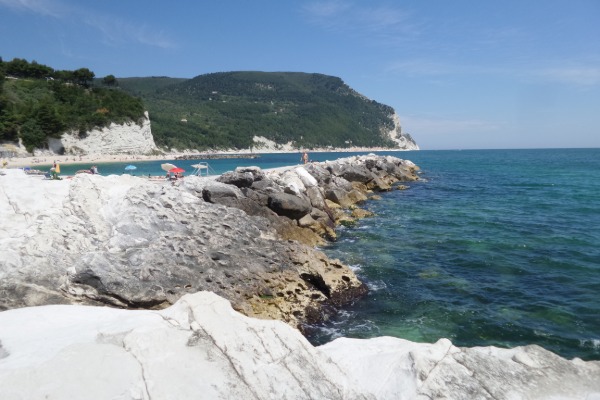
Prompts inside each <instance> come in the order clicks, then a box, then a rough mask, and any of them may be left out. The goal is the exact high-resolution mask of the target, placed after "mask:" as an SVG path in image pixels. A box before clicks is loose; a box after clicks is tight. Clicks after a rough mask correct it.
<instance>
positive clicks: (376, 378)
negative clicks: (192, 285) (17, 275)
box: [0, 292, 600, 400]
mask: <svg viewBox="0 0 600 400" xmlns="http://www.w3.org/2000/svg"><path fill="white" fill-rule="evenodd" d="M599 376H600V362H583V361H581V360H578V359H575V360H573V361H567V360H565V359H562V358H560V357H558V356H556V355H554V354H552V353H551V352H548V351H546V350H543V349H542V348H540V347H538V346H525V347H518V348H515V349H499V348H494V347H485V348H472V349H469V348H457V347H454V346H452V344H451V343H450V341H448V340H446V339H442V340H440V341H438V342H437V343H435V344H425V343H412V342H409V341H406V340H402V339H395V338H390V337H382V338H376V339H370V340H358V339H345V338H342V339H337V340H335V341H333V342H331V343H329V344H327V345H325V346H321V347H317V348H315V347H312V346H311V345H310V344H309V343H308V342H307V341H306V340H305V339H304V338H303V337H302V336H301V335H300V334H299V333H298V332H297V331H295V330H294V329H292V328H290V327H289V326H286V325H285V324H283V323H281V322H279V321H264V320H257V319H251V318H247V317H244V316H242V315H240V314H238V313H236V312H235V311H233V309H232V308H231V307H230V306H229V304H228V303H227V301H225V300H223V299H221V298H219V297H218V296H216V295H215V294H213V293H208V292H201V293H196V294H193V295H186V296H184V297H183V298H181V299H180V300H179V301H178V302H177V303H176V304H175V305H174V306H172V307H170V308H168V309H166V310H162V311H149V310H143V311H130V310H116V309H110V308H106V307H102V308H100V307H81V306H46V307H35V308H26V309H19V310H10V311H5V312H2V313H0V398H2V399H46V398H52V399H76V398H85V399H89V400H94V399H98V400H100V399H102V400H104V399H123V400H126V399H153V400H162V399H195V398H203V399H222V398H230V399H352V400H354V399H357V400H360V399H373V400H374V399H378V400H386V399H399V400H409V399H410V400H412V399H422V400H425V399H441V398H444V399H489V400H501V399H505V400H508V399H530V400H533V399H540V400H541V399H590V400H591V399H597V398H599V397H600V379H598V377H599Z"/></svg>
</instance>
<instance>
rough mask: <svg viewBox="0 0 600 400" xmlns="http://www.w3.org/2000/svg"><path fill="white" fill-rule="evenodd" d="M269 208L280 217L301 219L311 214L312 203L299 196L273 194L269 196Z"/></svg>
mask: <svg viewBox="0 0 600 400" xmlns="http://www.w3.org/2000/svg"><path fill="white" fill-rule="evenodd" d="M268 204H269V208H270V209H271V210H273V211H275V212H276V213H277V214H278V215H282V216H286V217H289V218H291V219H300V218H302V217H304V216H305V215H306V214H308V213H310V211H311V209H312V207H311V205H310V203H309V202H308V201H307V200H305V199H303V198H301V197H298V196H294V195H292V194H288V193H273V194H271V195H269V202H268Z"/></svg>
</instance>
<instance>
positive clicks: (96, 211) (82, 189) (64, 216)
mask: <svg viewBox="0 0 600 400" xmlns="http://www.w3.org/2000/svg"><path fill="white" fill-rule="evenodd" d="M415 168H416V167H415V166H414V165H412V164H411V163H409V162H406V161H403V160H399V159H396V158H393V157H389V158H387V157H383V158H380V157H376V156H365V157H352V158H348V159H342V160H339V161H338V162H330V163H322V164H313V165H309V166H307V167H306V168H304V167H297V168H292V169H284V170H279V171H269V172H264V171H261V170H260V169H258V168H244V169H239V170H237V171H235V172H232V173H229V174H225V175H223V176H222V177H220V178H219V179H217V180H216V181H215V180H213V179H209V178H200V177H194V176H191V177H187V178H186V179H185V180H184V181H183V182H182V183H180V184H178V185H175V186H173V185H170V184H165V183H162V184H160V183H155V182H152V181H148V180H145V179H143V178H136V177H132V176H108V177H102V176H94V175H87V174H81V175H77V176H76V177H74V178H73V179H71V180H67V179H65V180H63V181H47V180H40V179H35V178H27V177H26V176H25V175H24V174H23V173H22V171H14V170H11V171H9V174H8V175H6V176H3V177H2V178H1V179H0V196H1V197H3V200H4V201H2V202H1V206H0V216H1V217H2V218H0V221H1V222H0V224H2V229H0V232H1V233H0V245H2V249H3V257H2V258H1V259H0V277H1V278H2V279H1V280H0V293H1V294H2V296H0V309H10V308H18V307H24V306H34V305H42V304H62V303H80V304H106V305H110V306H114V307H123V308H151V309H160V308H164V307H167V306H169V305H171V304H173V303H175V302H176V301H177V300H178V299H179V298H180V297H181V296H183V295H185V294H187V293H194V292H197V291H201V290H209V291H212V292H215V293H217V294H219V295H221V296H223V297H225V298H227V299H228V300H230V301H231V302H232V304H233V305H234V307H235V308H236V309H237V310H240V311H242V312H243V313H245V314H246V315H249V316H259V317H263V318H276V319H280V320H283V321H286V322H288V323H290V324H291V325H293V326H301V324H302V323H311V322H315V321H318V320H321V319H323V318H325V317H326V316H327V314H329V313H331V312H334V310H335V308H336V307H338V306H340V305H342V304H345V303H347V302H349V301H352V300H354V299H356V298H358V297H360V296H362V295H364V293H365V292H366V287H365V285H363V284H362V283H361V282H360V281H359V280H358V279H357V278H356V276H355V275H354V273H353V272H352V271H351V270H350V269H349V268H348V267H347V266H345V265H343V264H341V263H340V262H339V261H337V260H331V259H329V258H328V257H326V256H325V255H324V254H323V253H321V252H319V251H317V250H315V249H314V248H312V247H310V246H307V244H308V245H313V244H316V243H321V242H322V240H323V239H322V237H321V235H324V236H326V237H334V236H335V232H334V231H333V227H334V226H335V223H336V222H337V221H338V220H339V216H340V215H342V214H344V213H346V212H347V211H344V210H343V209H342V208H337V209H332V208H331V206H333V205H336V206H338V207H341V206H340V205H344V206H346V205H352V204H353V203H355V202H356V201H362V200H364V199H366V196H365V194H364V193H365V192H366V191H368V189H367V185H370V184H372V187H373V190H377V188H378V187H379V186H378V185H379V184H383V185H384V186H385V187H386V188H387V187H389V185H390V184H391V183H392V182H395V181H398V180H406V179H416V175H414V170H415ZM311 171H312V172H311ZM384 171H391V173H388V172H385V173H383V172H384ZM344 177H345V178H344ZM347 179H356V180H357V181H356V182H354V183H355V184H356V185H353V183H352V182H350V181H348V180H347ZM219 180H220V181H222V182H219ZM379 181H380V182H383V183H376V182H379ZM373 185H374V186H373ZM329 192H335V199H337V200H338V201H339V204H338V203H334V202H333V201H332V200H327V199H326V197H327V193H329ZM40 199H44V200H43V201H40ZM330 205H331V206H330ZM348 213H349V212H348ZM359 214H360V213H359Z"/></svg>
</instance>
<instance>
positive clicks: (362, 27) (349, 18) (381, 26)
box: [303, 0, 419, 40]
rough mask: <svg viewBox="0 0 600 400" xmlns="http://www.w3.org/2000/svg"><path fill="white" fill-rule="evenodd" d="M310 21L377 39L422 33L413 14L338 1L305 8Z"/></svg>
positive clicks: (336, 29)
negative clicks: (412, 16)
mask: <svg viewBox="0 0 600 400" xmlns="http://www.w3.org/2000/svg"><path fill="white" fill-rule="evenodd" d="M303 9H304V11H305V13H306V14H307V16H308V18H309V20H310V21H311V22H312V23H314V24H316V25H319V26H321V27H323V28H325V29H329V30H335V31H340V32H346V33H349V34H353V35H359V36H364V37H373V38H374V39H377V40H384V39H387V40H398V39H402V38H406V37H412V36H414V35H416V34H418V33H419V29H417V26H416V24H415V22H414V21H411V19H410V15H409V13H407V12H406V11H404V10H403V9H400V8H396V7H390V6H364V5H360V6H358V5H356V4H353V3H352V2H342V1H337V0H330V1H315V2H312V3H309V4H307V5H305V6H304V7H303Z"/></svg>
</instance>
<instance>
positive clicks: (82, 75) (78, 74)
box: [73, 68, 96, 87]
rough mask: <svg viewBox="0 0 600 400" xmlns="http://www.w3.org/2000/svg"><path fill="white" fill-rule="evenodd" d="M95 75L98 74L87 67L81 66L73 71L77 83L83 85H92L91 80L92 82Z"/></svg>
mask: <svg viewBox="0 0 600 400" xmlns="http://www.w3.org/2000/svg"><path fill="white" fill-rule="evenodd" d="M94 76H96V74H94V73H93V72H92V71H90V70H89V69H87V68H79V69H76V70H75V71H73V78H74V79H75V83H77V84H79V85H81V86H83V87H90V82H92V80H93V79H94Z"/></svg>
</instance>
